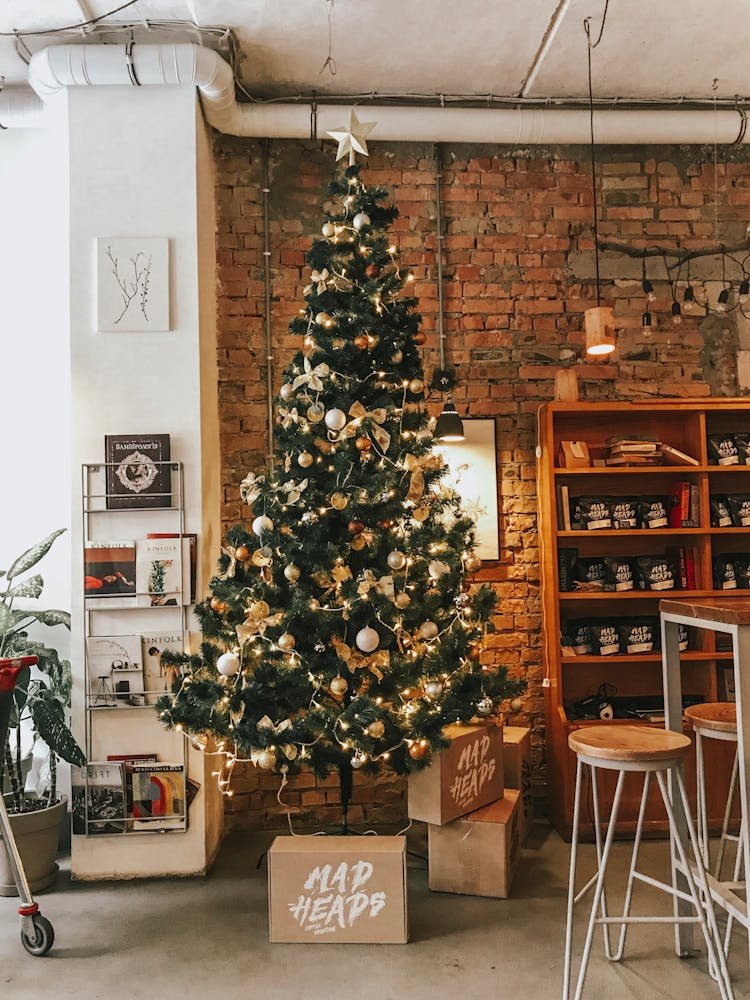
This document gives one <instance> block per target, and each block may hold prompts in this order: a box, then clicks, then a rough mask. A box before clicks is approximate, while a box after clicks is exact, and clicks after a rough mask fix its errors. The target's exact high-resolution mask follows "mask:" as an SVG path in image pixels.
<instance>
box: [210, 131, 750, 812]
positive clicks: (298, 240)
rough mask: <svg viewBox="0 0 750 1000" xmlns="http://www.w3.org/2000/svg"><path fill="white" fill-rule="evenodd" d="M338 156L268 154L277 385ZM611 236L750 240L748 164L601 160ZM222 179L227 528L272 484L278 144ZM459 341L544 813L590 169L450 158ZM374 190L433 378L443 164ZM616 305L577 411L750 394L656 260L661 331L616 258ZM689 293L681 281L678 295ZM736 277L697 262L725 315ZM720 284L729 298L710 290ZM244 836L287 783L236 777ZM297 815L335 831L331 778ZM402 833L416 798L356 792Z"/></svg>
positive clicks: (490, 577)
mask: <svg viewBox="0 0 750 1000" xmlns="http://www.w3.org/2000/svg"><path fill="white" fill-rule="evenodd" d="M332 148H333V147H332V146H330V145H328V144H327V147H326V149H325V150H322V149H321V146H320V144H319V143H312V142H291V141H290V142H273V143H272V144H271V147H270V151H271V152H270V156H271V196H270V215H271V225H270V233H271V262H272V288H273V308H272V316H273V344H274V348H273V353H274V356H275V371H276V381H275V386H276V388H278V381H279V372H280V370H281V368H282V367H283V365H284V364H285V363H286V362H287V360H288V359H289V357H290V354H291V352H293V351H294V350H295V349H296V348H297V344H296V338H292V337H291V336H290V335H289V333H288V331H287V323H288V322H289V319H290V318H291V317H292V316H293V315H294V314H295V312H296V311H297V310H298V309H299V308H300V306H301V305H302V304H303V299H302V288H303V285H304V284H305V282H306V273H305V268H304V253H305V250H306V249H307V247H308V246H309V243H310V238H311V235H313V234H317V233H318V232H320V225H321V222H322V219H321V209H320V203H321V195H322V192H323V190H324V188H325V187H326V185H327V182H328V180H329V178H330V176H331V173H332V170H333V156H332ZM597 155H598V161H599V175H600V183H601V195H600V200H601V203H602V205H601V222H600V234H601V236H602V237H603V238H605V239H619V240H625V241H628V242H630V243H632V244H641V245H643V244H652V243H654V242H660V243H667V244H670V243H671V244H674V243H676V242H677V241H679V243H680V245H681V246H683V247H686V246H700V245H705V244H707V243H712V242H713V241H714V235H715V232H716V224H717V220H718V232H719V234H720V238H721V239H722V240H725V241H733V240H738V239H742V238H743V237H744V236H745V232H746V228H747V223H748V220H750V167H749V166H748V158H749V157H748V154H746V152H745V151H744V149H741V150H731V151H720V152H719V156H720V162H719V164H718V169H717V170H715V169H714V166H713V150H705V149H699V148H687V147H680V148H672V147H661V148H658V149H657V148H654V149H648V150H646V149H631V148H627V149H614V148H609V149H606V150H605V149H601V150H599V152H598V154H597ZM216 158H217V181H218V191H217V197H218V206H219V224H218V237H217V238H218V265H219V269H218V280H219V378H220V386H219V399H220V407H221V427H222V439H221V460H222V468H223V483H224V500H225V503H224V518H225V522H226V525H227V526H230V525H231V524H233V523H235V522H236V521H238V520H240V519H241V518H242V517H243V516H244V513H245V510H246V508H245V509H243V507H242V505H241V503H240V500H239V493H238V483H239V481H240V480H241V479H242V478H243V476H244V475H245V474H246V473H247V471H248V470H250V469H258V468H260V467H262V466H263V463H264V460H265V455H266V452H267V442H266V434H265V429H266V401H265V400H266V389H265V377H266V375H265V365H266V361H265V355H266V350H265V340H264V326H263V257H262V250H263V246H262V244H263V217H262V194H261V187H262V176H263V173H262V146H261V144H260V143H259V142H256V141H250V140H242V139H235V138H230V137H226V136H219V137H217V139H216ZM443 160H444V174H443V212H444V216H445V224H446V239H445V241H444V264H445V268H444V273H445V284H444V292H445V307H444V308H445V330H446V336H447V341H446V347H447V355H448V362H449V363H450V364H453V365H455V366H456V367H457V369H458V371H459V381H458V387H457V391H456V393H455V397H456V401H457V403H458V405H459V409H464V408H465V407H466V406H469V407H470V410H471V415H472V416H476V417H494V418H495V419H496V423H497V440H498V471H499V482H500V490H501V549H502V551H501V558H500V560H499V562H498V563H495V564H489V565H487V566H486V567H485V568H484V569H483V570H482V572H481V577H482V578H483V579H484V580H487V581H490V582H492V583H493V585H494V586H495V587H496V589H497V592H498V595H499V597H500V605H499V613H498V615H497V618H496V625H497V633H496V634H495V635H493V636H490V637H489V641H488V644H487V650H486V653H485V656H486V659H487V661H488V662H491V663H503V664H505V665H507V666H508V667H509V668H510V669H511V671H512V673H514V674H518V675H522V676H523V677H525V678H526V680H527V682H528V691H527V694H526V696H525V698H524V700H523V710H522V712H520V713H518V714H517V715H512V716H511V717H510V718H509V720H508V721H510V722H512V723H514V724H529V725H531V726H532V729H533V770H534V785H535V793H536V796H537V798H538V799H539V802H540V806H541V807H542V808H543V800H544V796H545V792H546V780H547V779H546V768H545V763H544V702H543V695H542V688H541V680H542V663H541V649H540V618H539V616H540V604H539V566H538V551H539V550H538V547H537V535H536V486H535V458H534V448H535V444H536V426H535V424H536V413H537V409H538V407H539V405H540V403H541V402H544V401H546V400H549V399H551V398H552V397H553V378H554V372H555V369H556V367H558V366H559V364H560V363H561V362H563V363H569V362H570V360H571V358H573V359H575V358H577V357H579V356H580V353H581V350H582V346H583V341H584V337H583V333H582V329H583V315H582V314H583V311H584V309H586V308H588V307H589V306H591V305H594V304H595V297H596V296H595V286H594V283H593V276H594V273H595V272H594V255H593V240H592V233H591V219H592V192H591V175H590V167H589V163H588V151H587V150H581V149H562V150H561V149H556V150H548V149H547V150H541V149H531V150H525V151H521V152H519V151H512V150H504V149H498V148H497V147H494V148H489V149H488V148H481V149H480V148H478V147H468V146H446V147H444V149H443ZM364 179H365V181H366V182H369V183H371V184H375V183H383V184H386V185H388V186H389V187H390V188H391V190H392V192H393V196H394V199H395V201H396V204H397V205H398V208H399V211H400V213H401V214H400V218H399V219H398V220H397V222H396V223H395V225H394V226H393V230H392V232H393V235H394V240H395V242H396V243H397V244H398V245H399V248H400V252H401V257H402V260H403V262H404V264H405V265H406V266H408V267H409V268H410V269H411V270H412V271H413V273H414V274H415V276H416V279H417V280H416V284H415V294H416V295H417V296H418V297H419V300H420V312H421V314H422V317H423V329H424V330H425V332H426V333H427V335H428V340H427V344H426V346H425V349H424V365H425V370H426V372H427V373H428V374H429V373H430V372H431V371H432V369H433V368H434V367H435V366H436V365H437V361H438V353H437V347H438V345H437V337H436V335H435V325H436V323H435V317H436V310H437V286H436V266H435V245H436V241H435V201H434V197H435V194H434V193H435V187H434V172H433V161H432V150H431V147H429V146H425V145H417V144H403V145H395V146H394V147H393V148H392V149H390V150H386V149H384V148H383V147H382V146H381V145H380V144H373V145H372V147H371V156H370V158H369V161H368V163H367V165H366V168H365V173H364ZM601 273H602V278H603V291H604V299H605V301H608V300H614V304H615V312H616V317H617V325H618V327H619V328H620V329H621V332H620V334H619V342H618V350H617V352H616V354H615V356H614V359H613V360H611V361H608V362H607V361H605V362H598V363H590V362H586V361H584V362H582V363H578V364H577V365H576V370H577V374H578V379H579V384H580V393H581V398H582V399H585V400H603V399H615V398H624V399H633V398H639V399H642V398H643V397H649V396H658V395H661V396H705V395H709V394H713V395H736V394H737V386H736V364H735V358H736V349H737V346H738V337H737V331H736V329H735V320H734V314H732V315H731V316H730V317H729V318H726V319H724V320H721V321H717V320H716V319H714V318H712V319H711V320H709V321H708V322H706V321H704V322H703V323H702V325H701V321H700V319H695V318H690V317H686V319H685V321H684V322H683V323H682V325H680V326H677V327H675V326H673V325H672V322H671V316H670V312H669V310H670V306H671V293H670V291H669V286H668V284H667V282H666V281H664V280H663V270H660V265H659V263H658V262H656V263H655V264H654V263H652V264H649V276H650V277H651V280H652V281H653V283H654V286H655V289H656V292H657V296H658V299H657V301H656V302H655V303H654V304H653V305H652V306H651V309H652V311H653V312H654V313H655V314H656V315H657V316H658V318H659V320H660V326H659V329H658V330H657V331H656V333H655V334H654V335H653V336H652V337H651V339H650V340H647V341H645V340H644V339H643V337H642V334H641V330H640V320H641V314H642V312H643V310H644V308H645V296H644V294H643V291H642V289H641V285H640V277H641V264H640V262H638V261H634V260H632V259H629V258H626V257H623V256H621V255H616V254H611V253H604V254H602V255H601ZM685 277H686V275H685V273H684V272H683V273H682V274H681V275H680V278H682V279H683V280H684V278H685ZM719 277H720V272H718V271H717V263H716V260H715V259H713V258H706V259H704V260H703V261H701V262H697V263H696V264H695V265H693V267H692V269H691V281H692V283H693V285H695V286H698V285H699V284H700V282H701V281H708V282H709V284H708V285H707V286H706V287H707V289H708V291H709V293H710V294H711V295H712V296H713V297H714V299H715V296H716V294H717V292H718V287H717V286H716V284H715V282H716V279H718V278H719ZM712 282H713V283H712ZM233 787H234V789H235V795H234V798H233V799H230V800H228V808H229V810H230V811H231V813H232V818H233V822H235V823H237V824H247V825H254V826H262V825H266V826H270V827H273V826H278V825H279V823H280V822H285V818H284V815H283V810H282V809H281V808H280V807H279V805H278V803H277V801H276V792H277V790H278V778H276V777H274V776H272V775H267V774H259V773H258V772H256V771H255V769H254V768H253V767H252V766H251V765H238V766H237V767H236V769H235V772H234V776H233ZM283 800H284V802H285V803H286V804H289V805H291V806H292V807H293V808H294V809H295V811H297V810H299V813H298V822H299V824H300V825H302V824H303V823H335V822H336V819H337V818H338V810H337V806H336V803H337V801H338V794H337V788H336V780H335V778H333V777H332V778H331V779H329V780H328V781H325V782H315V780H314V779H313V778H312V777H311V776H309V775H306V776H302V777H299V778H297V779H295V780H294V781H293V782H292V783H291V784H290V786H289V787H288V788H286V789H285V790H284V794H283ZM404 816H405V794H404V784H403V782H401V781H399V780H397V779H394V778H388V777H384V778H383V779H381V781H380V782H378V783H377V785H372V784H366V783H364V782H363V779H355V793H354V805H353V809H352V812H351V819H352V821H353V822H354V823H357V824H360V823H362V822H365V823H370V822H383V821H385V822H398V821H399V820H400V819H401V818H403V817H404Z"/></svg>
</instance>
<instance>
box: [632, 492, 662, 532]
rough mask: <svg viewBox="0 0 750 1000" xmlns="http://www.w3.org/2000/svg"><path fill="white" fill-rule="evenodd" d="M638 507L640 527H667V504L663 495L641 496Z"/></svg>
mask: <svg viewBox="0 0 750 1000" xmlns="http://www.w3.org/2000/svg"><path fill="white" fill-rule="evenodd" d="M638 508H639V511H640V519H641V527H642V528H668V527H669V516H668V514H667V511H668V510H669V505H668V502H667V500H666V499H665V498H664V497H641V499H640V502H639V504H638Z"/></svg>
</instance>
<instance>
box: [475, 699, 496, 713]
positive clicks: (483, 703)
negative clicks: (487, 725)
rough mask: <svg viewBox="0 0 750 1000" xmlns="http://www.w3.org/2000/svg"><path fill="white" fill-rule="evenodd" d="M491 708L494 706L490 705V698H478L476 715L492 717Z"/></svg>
mask: <svg viewBox="0 0 750 1000" xmlns="http://www.w3.org/2000/svg"><path fill="white" fill-rule="evenodd" d="M493 708H494V705H493V704H492V698H480V699H479V701H478V702H477V714H478V715H484V716H487V715H492V710H493Z"/></svg>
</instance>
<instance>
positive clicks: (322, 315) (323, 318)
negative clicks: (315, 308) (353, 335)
mask: <svg viewBox="0 0 750 1000" xmlns="http://www.w3.org/2000/svg"><path fill="white" fill-rule="evenodd" d="M315 322H316V323H317V324H318V326H325V325H326V323H330V322H331V314H330V313H327V312H319V313H317V314H316V316H315Z"/></svg>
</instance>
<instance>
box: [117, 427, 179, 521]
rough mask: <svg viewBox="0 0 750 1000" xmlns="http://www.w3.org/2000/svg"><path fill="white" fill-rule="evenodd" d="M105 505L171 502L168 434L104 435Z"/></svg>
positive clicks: (121, 506) (168, 504) (165, 504)
mask: <svg viewBox="0 0 750 1000" xmlns="http://www.w3.org/2000/svg"><path fill="white" fill-rule="evenodd" d="M104 460H105V463H106V469H107V474H106V491H107V509H108V510H125V509H134V508H138V507H171V506H172V470H171V466H170V461H169V460H170V451H169V434H107V435H105V437H104Z"/></svg>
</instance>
